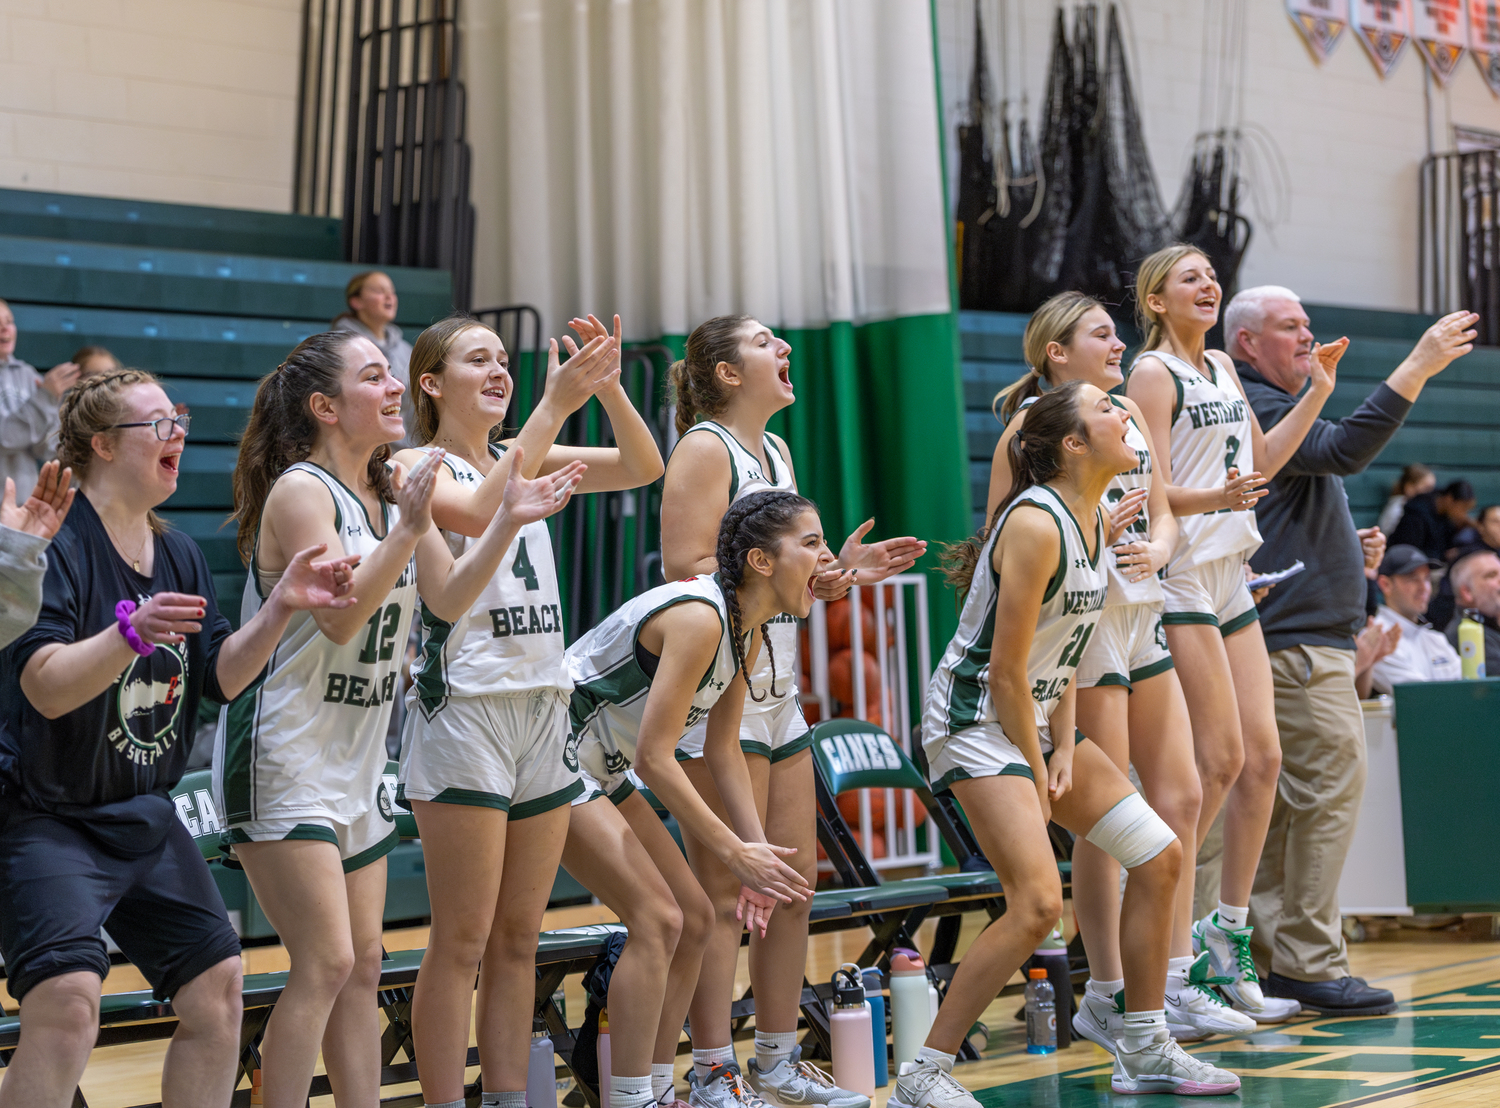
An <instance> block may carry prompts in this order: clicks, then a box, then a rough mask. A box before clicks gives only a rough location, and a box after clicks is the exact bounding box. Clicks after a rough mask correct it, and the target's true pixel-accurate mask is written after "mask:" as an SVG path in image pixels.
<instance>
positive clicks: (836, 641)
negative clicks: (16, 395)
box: [828, 597, 875, 653]
mask: <svg viewBox="0 0 1500 1108" xmlns="http://www.w3.org/2000/svg"><path fill="white" fill-rule="evenodd" d="M872 602H873V601H872ZM861 607H864V605H861ZM860 615H861V617H862V618H861V620H860V638H861V639H863V640H864V644H865V649H866V650H868V651H873V650H874V649H875V617H874V616H873V615H871V613H870V612H869V611H865V612H861V613H860ZM849 643H850V639H849V598H848V597H845V598H844V599H843V600H835V601H834V602H833V603H831V604H829V605H828V650H829V652H830V653H832V652H833V651H835V650H843V649H845V648H846V647H848V646H849Z"/></svg>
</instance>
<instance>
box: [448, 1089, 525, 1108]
mask: <svg viewBox="0 0 1500 1108" xmlns="http://www.w3.org/2000/svg"><path fill="white" fill-rule="evenodd" d="M459 1103H460V1104H462V1103H463V1102H462V1101H459ZM479 1108H526V1090H525V1089H514V1090H512V1089H505V1090H502V1091H500V1092H495V1093H480V1094H479Z"/></svg>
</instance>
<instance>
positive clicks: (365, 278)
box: [330, 269, 417, 446]
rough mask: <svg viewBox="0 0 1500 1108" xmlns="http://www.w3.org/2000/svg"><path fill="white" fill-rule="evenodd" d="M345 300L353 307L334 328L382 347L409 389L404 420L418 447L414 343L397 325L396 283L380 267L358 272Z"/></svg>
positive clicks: (403, 405) (408, 440)
mask: <svg viewBox="0 0 1500 1108" xmlns="http://www.w3.org/2000/svg"><path fill="white" fill-rule="evenodd" d="M344 299H345V300H346V301H348V304H349V310H348V311H347V312H344V313H343V314H342V315H339V316H338V317H336V318H335V319H334V321H333V323H332V324H331V325H330V329H331V330H334V331H353V332H354V333H355V334H358V335H363V336H364V337H365V338H367V339H369V340H370V341H371V342H373V343H374V344H375V345H376V346H377V347H379V348H380V352H381V353H382V354H384V355H385V360H386V361H387V362H389V363H390V366H391V375H392V376H394V377H396V378H398V379H399V380H400V381H401V383H402V384H403V385H405V386H406V391H405V392H404V393H402V394H401V422H402V423H404V424H406V438H405V439H404V440H402V445H404V446H415V445H416V440H415V439H413V438H412V432H413V431H414V430H415V429H416V426H417V410H416V407H415V406H414V402H413V400H412V397H413V396H414V395H415V394H414V393H413V392H412V387H411V384H412V383H411V381H410V379H409V378H410V376H411V371H410V369H409V368H408V367H409V365H410V363H411V343H409V342H407V341H406V340H405V339H404V338H402V337H401V328H399V327H397V326H396V306H397V300H396V286H395V285H394V284H393V283H392V282H391V279H390V278H389V277H388V276H386V275H385V274H384V273H381V272H380V270H378V269H371V270H367V271H366V272H364V273H356V274H355V275H354V276H353V277H352V278H350V280H349V283H348V284H347V285H346V286H345V287H344Z"/></svg>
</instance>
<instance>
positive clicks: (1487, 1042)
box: [955, 958, 1500, 1108]
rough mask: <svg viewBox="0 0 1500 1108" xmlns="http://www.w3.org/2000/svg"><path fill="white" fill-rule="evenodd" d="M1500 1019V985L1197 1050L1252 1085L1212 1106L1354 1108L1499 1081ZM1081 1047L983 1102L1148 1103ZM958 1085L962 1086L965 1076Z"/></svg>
mask: <svg viewBox="0 0 1500 1108" xmlns="http://www.w3.org/2000/svg"><path fill="white" fill-rule="evenodd" d="M1489 960H1490V959H1488V958H1483V959H1477V960H1476V961H1477V962H1484V961H1489ZM1442 968H1443V969H1452V968H1454V967H1453V966H1446V967H1442ZM1497 1017H1500V980H1494V981H1486V982H1479V983H1475V984H1470V985H1465V986H1462V987H1459V988H1454V989H1445V990H1441V991H1436V992H1430V993H1426V994H1424V995H1422V996H1418V997H1415V998H1413V999H1412V1000H1410V1001H1407V1002H1404V1003H1402V1005H1401V1006H1400V1008H1399V1009H1398V1011H1397V1012H1395V1013H1394V1014H1392V1015H1389V1016H1376V1017H1364V1018H1337V1017H1319V1018H1313V1019H1308V1020H1301V1021H1298V1022H1293V1023H1288V1024H1283V1025H1279V1026H1277V1027H1274V1028H1268V1029H1266V1030H1263V1031H1258V1032H1256V1033H1254V1034H1252V1035H1249V1036H1247V1037H1246V1038H1244V1039H1239V1040H1235V1039H1221V1040H1217V1041H1215V1042H1212V1043H1206V1044H1203V1045H1200V1046H1196V1047H1189V1049H1190V1050H1191V1051H1192V1053H1193V1054H1194V1055H1195V1056H1198V1057H1202V1058H1203V1059H1204V1060H1206V1061H1209V1062H1212V1063H1213V1064H1215V1065H1219V1066H1223V1067H1225V1068H1226V1069H1230V1070H1233V1071H1234V1072H1236V1073H1238V1074H1239V1075H1240V1077H1241V1079H1242V1080H1243V1081H1244V1086H1243V1088H1242V1089H1241V1091H1240V1093H1239V1094H1238V1095H1236V1096H1234V1097H1217V1098H1216V1097H1208V1098H1205V1099H1207V1100H1209V1101H1214V1100H1220V1101H1232V1102H1234V1103H1238V1104H1242V1105H1246V1106H1247V1108H1249V1106H1253V1108H1334V1106H1339V1108H1353V1106H1354V1105H1364V1104H1377V1103H1379V1102H1381V1101H1385V1100H1390V1099H1391V1098H1393V1097H1396V1096H1399V1095H1404V1094H1407V1093H1411V1092H1414V1091H1420V1090H1422V1089H1427V1088H1435V1087H1438V1086H1442V1085H1449V1084H1453V1083H1455V1082H1459V1081H1464V1080H1468V1079H1471V1078H1475V1077H1480V1076H1485V1075H1488V1074H1492V1073H1497V1072H1500V1019H1497ZM1080 1046H1081V1047H1082V1049H1084V1050H1086V1051H1087V1052H1088V1053H1089V1054H1090V1055H1091V1057H1090V1059H1089V1060H1088V1061H1087V1062H1085V1063H1083V1064H1081V1065H1077V1066H1074V1067H1073V1068H1071V1069H1065V1070H1061V1071H1060V1072H1058V1073H1055V1074H1047V1075H1044V1076H1039V1077H1033V1078H1027V1079H1023V1080H1019V1081H1012V1082H1008V1083H1005V1084H1001V1085H996V1086H993V1087H991V1088H988V1089H983V1090H976V1091H975V1093H974V1095H975V1097H976V1098H977V1099H978V1100H979V1102H980V1103H981V1104H982V1105H984V1108H1010V1106H1012V1105H1021V1104H1026V1105H1037V1106H1040V1108H1083V1106H1084V1105H1099V1104H1117V1103H1118V1104H1120V1105H1122V1106H1123V1105H1125V1104H1140V1103H1141V1101H1140V1100H1139V1098H1136V1097H1124V1096H1118V1097H1117V1096H1116V1095H1115V1094H1114V1093H1113V1092H1112V1091H1111V1090H1110V1087H1109V1075H1110V1070H1111V1066H1110V1064H1109V1063H1108V1062H1107V1061H1105V1060H1104V1059H1103V1058H1102V1056H1100V1055H1099V1054H1098V1053H1096V1052H1095V1051H1094V1050H1093V1049H1092V1048H1091V1047H1089V1046H1088V1044H1080ZM1063 1064H1066V1063H1063ZM955 1076H957V1077H958V1078H959V1080H963V1071H962V1068H960V1070H959V1071H958V1072H957V1073H956V1074H955Z"/></svg>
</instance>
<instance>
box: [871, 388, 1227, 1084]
mask: <svg viewBox="0 0 1500 1108" xmlns="http://www.w3.org/2000/svg"><path fill="white" fill-rule="evenodd" d="M1130 438H1131V436H1130V415H1129V412H1128V410H1127V409H1125V408H1121V407H1119V406H1117V405H1115V404H1114V403H1113V402H1112V401H1111V399H1110V397H1109V396H1108V395H1106V394H1105V393H1104V392H1103V391H1102V390H1100V389H1098V388H1096V387H1095V386H1093V385H1090V384H1086V383H1084V382H1081V381H1068V382H1066V383H1065V384H1061V385H1059V386H1058V387H1056V388H1054V389H1052V390H1051V391H1050V392H1048V393H1047V394H1046V395H1045V396H1043V397H1042V398H1041V399H1039V400H1037V401H1036V403H1035V404H1034V405H1032V407H1031V408H1030V410H1029V411H1028V413H1027V416H1026V426H1025V427H1024V428H1022V429H1021V430H1019V431H1018V432H1017V433H1016V434H1015V435H1013V436H1012V437H1011V440H1010V444H1009V446H1008V448H1007V449H1008V451H1009V454H1010V469H1011V473H1012V474H1013V478H1012V482H1011V487H1010V489H1009V491H1008V492H1007V494H1006V495H1005V496H1003V497H1002V498H1001V499H1000V501H999V503H998V504H997V506H996V510H995V512H994V514H993V515H992V516H991V518H990V523H989V526H988V527H987V528H986V529H985V531H984V532H981V534H980V535H979V536H978V537H977V538H976V539H974V540H971V541H969V542H967V543H963V544H961V545H959V546H958V547H956V548H955V549H954V551H953V552H952V553H951V554H950V558H949V567H950V568H949V579H950V581H952V582H954V583H955V584H956V585H957V586H958V588H959V589H960V591H961V593H962V594H963V595H964V606H963V611H962V613H961V614H960V616H959V626H958V632H957V634H956V635H955V636H954V637H953V640H952V642H950V643H949V644H948V649H947V650H946V651H945V652H944V654H943V657H942V660H941V661H940V662H939V663H938V669H937V672H936V673H935V674H934V676H933V680H932V684H931V686H930V687H929V688H928V691H927V704H926V710H925V712H924V714H923V719H922V736H923V749H924V751H925V753H926V755H927V763H928V772H929V775H930V777H931V780H932V785H933V788H934V789H935V790H938V791H941V790H951V791H952V793H953V795H954V796H955V797H956V798H957V799H958V801H959V802H960V803H961V804H962V805H963V808H964V812H965V813H966V814H967V816H968V818H969V821H970V823H971V824H972V826H973V828H974V834H975V837H976V838H977V839H978V840H979V845H980V846H981V847H982V848H983V850H984V854H985V857H986V858H988V859H989V861H990V863H991V864H992V865H993V866H994V867H995V872H996V874H997V875H998V876H999V877H1000V880H1001V882H1002V883H1003V884H1004V886H1005V896H1006V911H1005V914H1004V915H1003V916H1001V917H1000V918H999V919H998V920H996V921H995V922H994V923H993V924H991V925H990V926H989V927H988V928H986V929H985V930H984V931H983V932H981V933H980V935H979V936H978V937H977V938H976V939H975V940H974V942H973V945H971V946H970V947H969V950H968V952H967V953H966V954H965V955H964V958H963V961H962V962H960V963H959V967H958V972H957V973H956V974H955V975H954V977H953V983H952V985H951V986H950V987H949V989H948V995H947V997H946V998H945V999H944V1001H943V1006H942V1007H941V1008H939V1009H938V1014H937V1019H936V1020H935V1021H934V1023H933V1025H932V1031H931V1033H930V1034H929V1035H928V1037H927V1045H926V1046H924V1047H923V1048H922V1049H921V1051H920V1052H919V1054H918V1057H917V1061H916V1062H914V1063H913V1062H908V1063H905V1064H903V1065H902V1067H901V1072H900V1074H899V1075H898V1077H897V1081H896V1088H895V1090H894V1091H893V1092H892V1093H891V1097H890V1102H889V1103H890V1104H891V1105H894V1106H895V1108H975V1106H976V1105H977V1104H978V1102H977V1101H976V1100H975V1099H974V1098H973V1097H972V1096H971V1095H970V1094H969V1093H968V1092H967V1090H965V1089H964V1088H963V1087H962V1086H961V1085H959V1083H958V1082H957V1080H955V1079H954V1077H953V1076H952V1067H953V1059H954V1055H955V1054H956V1053H957V1051H958V1048H959V1046H960V1045H961V1044H962V1043H963V1041H964V1037H965V1036H966V1035H967V1034H968V1033H969V1029H970V1028H971V1027H972V1026H973V1023H974V1021H975V1020H976V1019H978V1018H979V1014H980V1013H981V1012H982V1011H984V1009H985V1007H986V1006H988V1005H989V1003H990V1002H991V1001H992V1000H993V999H994V998H995V996H996V994H997V993H998V992H999V991H1000V989H1001V987H1003V986H1004V984H1005V983H1006V981H1008V980H1010V977H1011V975H1012V974H1013V973H1015V971H1016V969H1017V968H1018V967H1019V966H1020V965H1021V963H1022V962H1023V961H1024V960H1025V959H1026V957H1027V956H1028V955H1030V953H1031V952H1032V951H1033V950H1034V949H1035V948H1036V945H1037V943H1038V942H1040V941H1041V939H1042V937H1043V936H1044V935H1046V933H1047V932H1048V931H1049V930H1050V929H1051V928H1052V927H1053V926H1055V925H1056V923H1057V919H1058V917H1059V916H1060V915H1062V885H1061V882H1060V881H1059V880H1058V874H1057V863H1056V861H1055V860H1054V858H1053V854H1052V846H1051V843H1050V842H1049V840H1048V838H1047V821H1048V819H1049V818H1050V819H1054V820H1056V821H1057V822H1058V823H1060V824H1062V825H1063V826H1064V827H1066V828H1068V830H1070V831H1072V832H1073V833H1074V834H1075V835H1077V836H1078V837H1079V838H1087V839H1088V840H1089V841H1091V842H1093V843H1094V844H1096V845H1097V846H1099V847H1100V848H1101V849H1103V850H1105V851H1106V852H1107V853H1109V854H1110V855H1111V856H1112V857H1114V858H1115V859H1116V860H1118V861H1119V862H1120V864H1121V865H1122V866H1124V867H1125V868H1126V869H1127V870H1129V871H1130V881H1129V883H1128V884H1127V885H1126V888H1125V902H1124V907H1123V909H1122V913H1121V921H1120V945H1121V947H1122V948H1123V951H1124V955H1125V957H1124V976H1125V987H1124V1005H1125V1016H1124V1021H1123V1023H1124V1028H1123V1034H1122V1038H1121V1041H1120V1044H1119V1047H1118V1049H1117V1051H1116V1053H1115V1067H1114V1075H1113V1078H1112V1081H1111V1084H1112V1087H1113V1088H1114V1090H1115V1091H1116V1092H1122V1093H1124V1092H1131V1093H1142V1092H1177V1093H1192V1094H1201V1095H1208V1094H1215V1093H1227V1092H1233V1091H1234V1090H1235V1089H1237V1088H1239V1080H1238V1079H1237V1078H1236V1077H1234V1075H1233V1074H1229V1073H1226V1072H1224V1071H1222V1070H1216V1069H1214V1068H1213V1067H1211V1066H1208V1065H1206V1064H1205V1063H1203V1062H1201V1061H1199V1060H1198V1059H1195V1058H1191V1057H1189V1056H1188V1055H1187V1054H1185V1053H1183V1051H1182V1050H1181V1048H1180V1047H1178V1046H1177V1044H1176V1043H1175V1042H1174V1041H1173V1039H1172V1038H1171V1036H1170V1035H1169V1034H1168V1033H1167V1029H1166V1014H1165V1012H1164V1011H1163V999H1162V987H1163V983H1164V982H1165V980H1166V975H1167V949H1168V945H1169V942H1170V938H1171V931H1172V902H1173V896H1174V893H1175V890H1176V888H1177V879H1178V873H1179V869H1180V866H1181V865H1183V864H1184V862H1183V858H1182V848H1181V846H1180V845H1179V844H1178V842H1177V838H1176V836H1175V835H1173V834H1172V829H1171V828H1170V827H1168V826H1167V825H1166V823H1165V822H1163V821H1162V819H1161V817H1160V816H1158V815H1157V814H1156V813H1155V812H1153V811H1152V810H1151V808H1150V807H1149V806H1147V804H1146V802H1145V801H1144V800H1143V799H1141V797H1140V795H1139V794H1138V793H1137V792H1136V791H1135V790H1134V789H1133V788H1132V787H1131V785H1130V781H1129V780H1128V779H1127V778H1126V776H1125V775H1124V774H1123V773H1122V772H1120V770H1119V769H1117V768H1116V767H1115V764H1114V763H1113V762H1112V761H1111V760H1110V758H1109V755H1107V754H1106V753H1105V752H1104V751H1103V750H1101V749H1100V748H1099V747H1097V746H1096V745H1094V744H1093V743H1091V742H1087V741H1084V740H1083V739H1082V738H1081V737H1079V738H1076V739H1075V730H1074V722H1075V718H1076V717H1075V704H1076V692H1075V687H1074V684H1073V677H1074V673H1075V671H1076V669H1077V667H1078V665H1079V662H1080V661H1081V660H1082V658H1083V656H1084V653H1085V652H1086V651H1087V649H1088V645H1089V640H1090V639H1091V638H1092V637H1093V636H1094V635H1095V634H1096V633H1097V629H1098V628H1097V625H1098V621H1099V616H1100V612H1101V611H1102V610H1103V608H1104V604H1105V598H1106V597H1107V595H1108V592H1109V574H1108V570H1107V569H1106V565H1105V562H1106V559H1107V558H1108V556H1109V552H1108V551H1107V550H1105V549H1104V547H1105V545H1106V544H1107V543H1108V541H1109V540H1108V531H1107V527H1106V523H1105V517H1104V512H1103V510H1102V507H1101V501H1102V499H1103V496H1104V493H1105V490H1106V489H1107V488H1108V487H1109V485H1110V483H1111V482H1112V481H1113V480H1114V479H1115V478H1116V477H1117V476H1119V475H1120V474H1122V473H1128V472H1130V471H1131V470H1132V469H1135V468H1136V467H1137V466H1138V465H1139V458H1138V457H1137V454H1136V450H1135V448H1134V447H1133V446H1132V445H1131V441H1130Z"/></svg>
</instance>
